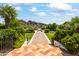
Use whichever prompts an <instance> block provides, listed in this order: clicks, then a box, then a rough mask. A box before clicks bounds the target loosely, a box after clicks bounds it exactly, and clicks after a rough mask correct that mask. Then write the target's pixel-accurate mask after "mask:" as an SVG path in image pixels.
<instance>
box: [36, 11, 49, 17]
mask: <svg viewBox="0 0 79 59" xmlns="http://www.w3.org/2000/svg"><path fill="white" fill-rule="evenodd" d="M37 14H38V15H39V16H46V15H47V14H46V13H45V12H38V13H37Z"/></svg>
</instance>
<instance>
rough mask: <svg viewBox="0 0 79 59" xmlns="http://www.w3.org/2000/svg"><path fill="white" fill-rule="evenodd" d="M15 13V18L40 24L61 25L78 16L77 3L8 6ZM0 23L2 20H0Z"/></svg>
mask: <svg viewBox="0 0 79 59" xmlns="http://www.w3.org/2000/svg"><path fill="white" fill-rule="evenodd" d="M9 5H10V6H13V7H14V8H15V9H16V11H17V18H19V19H22V20H25V21H28V20H32V21H36V22H41V23H47V24H49V23H54V22H55V23H57V24H62V23H64V22H65V21H70V20H71V18H72V17H75V16H79V3H24V4H22V3H15V4H9ZM0 22H3V19H2V18H0Z"/></svg>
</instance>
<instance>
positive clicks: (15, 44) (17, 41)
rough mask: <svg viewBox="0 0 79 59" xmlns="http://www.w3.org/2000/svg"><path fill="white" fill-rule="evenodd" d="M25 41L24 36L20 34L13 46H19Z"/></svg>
mask: <svg viewBox="0 0 79 59" xmlns="http://www.w3.org/2000/svg"><path fill="white" fill-rule="evenodd" d="M24 41H25V36H24V35H22V34H20V35H19V36H18V37H17V39H16V40H15V42H14V45H13V47H14V48H20V47H21V46H22V44H23V43H24Z"/></svg>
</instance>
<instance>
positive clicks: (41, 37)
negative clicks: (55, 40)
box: [29, 31, 51, 44]
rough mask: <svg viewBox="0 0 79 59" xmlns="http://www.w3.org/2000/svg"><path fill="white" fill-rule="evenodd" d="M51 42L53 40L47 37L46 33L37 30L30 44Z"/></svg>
mask: <svg viewBox="0 0 79 59" xmlns="http://www.w3.org/2000/svg"><path fill="white" fill-rule="evenodd" d="M40 43H41V44H42V43H43V44H50V43H51V42H50V41H49V39H48V38H47V36H46V34H45V33H44V32H41V31H36V32H35V34H34V36H33V38H32V39H31V41H30V43H29V44H40Z"/></svg>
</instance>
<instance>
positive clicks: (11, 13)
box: [0, 5, 16, 28]
mask: <svg viewBox="0 0 79 59" xmlns="http://www.w3.org/2000/svg"><path fill="white" fill-rule="evenodd" d="M0 16H1V17H2V18H4V21H5V28H9V27H10V26H11V25H12V22H13V21H14V20H15V18H16V10H15V9H14V8H12V6H9V5H2V6H0Z"/></svg>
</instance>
